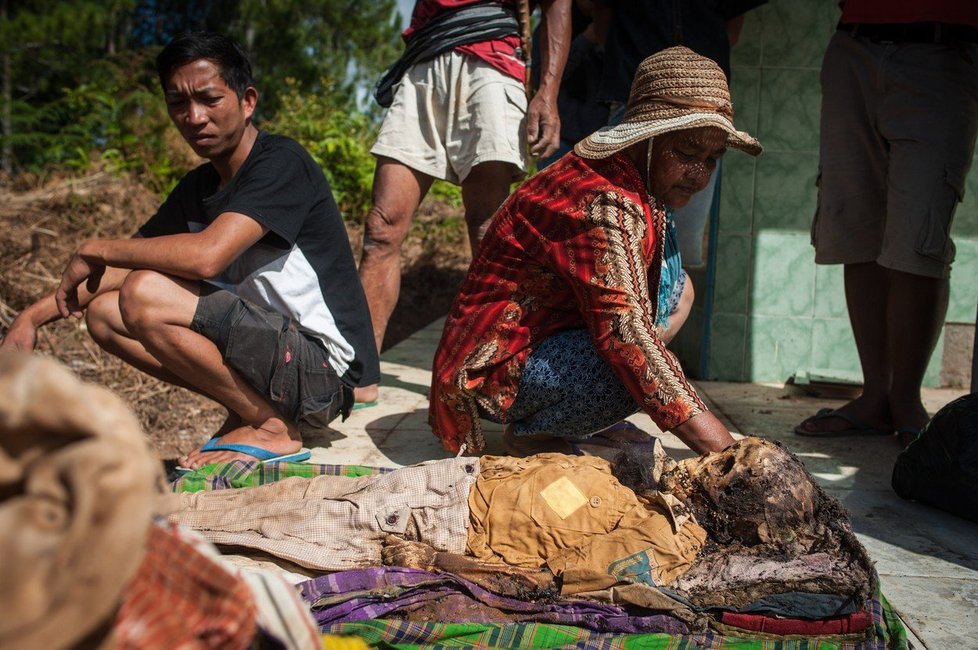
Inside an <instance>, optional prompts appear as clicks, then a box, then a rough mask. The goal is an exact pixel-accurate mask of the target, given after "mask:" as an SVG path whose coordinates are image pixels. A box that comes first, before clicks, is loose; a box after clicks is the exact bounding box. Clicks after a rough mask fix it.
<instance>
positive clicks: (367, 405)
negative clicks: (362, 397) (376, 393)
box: [353, 400, 380, 411]
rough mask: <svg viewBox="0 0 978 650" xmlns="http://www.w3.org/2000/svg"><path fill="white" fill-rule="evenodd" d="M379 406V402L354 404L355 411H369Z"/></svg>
mask: <svg viewBox="0 0 978 650" xmlns="http://www.w3.org/2000/svg"><path fill="white" fill-rule="evenodd" d="M378 404H380V401H378V400H373V401H372V402H354V403H353V410H354V411H359V410H360V409H368V408H371V407H373V406H377V405H378Z"/></svg>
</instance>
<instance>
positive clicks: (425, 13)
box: [360, 0, 570, 350]
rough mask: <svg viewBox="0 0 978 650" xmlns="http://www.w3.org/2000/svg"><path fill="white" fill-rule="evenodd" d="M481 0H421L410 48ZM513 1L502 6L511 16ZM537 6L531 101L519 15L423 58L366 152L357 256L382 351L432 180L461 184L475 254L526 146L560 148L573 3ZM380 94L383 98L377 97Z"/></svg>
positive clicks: (547, 0) (545, 150)
mask: <svg viewBox="0 0 978 650" xmlns="http://www.w3.org/2000/svg"><path fill="white" fill-rule="evenodd" d="M481 4H486V3H484V2H481V0H418V1H417V2H416V4H415V8H414V11H413V14H412V19H411V25H410V27H409V28H408V30H406V31H405V33H404V37H405V40H406V41H407V42H408V51H410V49H411V44H412V39H416V38H419V37H421V36H423V35H425V34H426V32H425V31H424V30H426V29H430V25H431V24H432V23H433V22H435V21H437V20H440V19H444V18H446V17H450V14H451V13H452V12H458V11H461V10H465V11H468V10H471V9H472V8H473V7H476V6H478V5H481ZM518 4H519V3H517V2H516V1H515V0H507V1H506V2H504V3H502V5H504V6H505V7H507V10H509V11H510V12H511V13H512V14H513V16H514V17H515V12H516V9H517V5H518ZM539 4H540V5H541V7H542V20H541V24H542V33H543V34H544V41H543V44H544V46H543V47H542V48H541V70H542V74H541V83H540V87H539V89H538V90H537V92H536V94H535V95H534V96H533V98H532V99H530V100H529V102H527V98H526V92H525V90H524V80H525V62H524V60H523V58H522V48H523V46H522V45H521V42H520V36H519V31H518V30H519V27H518V25H517V24H516V21H515V18H514V19H513V25H514V29H513V30H512V33H509V34H506V35H503V36H500V37H498V38H491V39H487V40H482V41H478V42H474V43H465V44H462V45H459V46H457V47H454V48H453V49H450V50H448V51H444V52H441V53H439V54H437V55H436V56H434V57H433V58H428V59H425V60H420V61H419V62H417V63H415V64H414V65H411V66H410V67H408V68H407V70H406V71H405V72H404V74H403V77H401V78H400V81H399V83H398V84H397V85H395V86H394V88H393V97H392V103H391V105H390V108H389V110H388V112H387V115H386V116H385V118H384V123H383V126H382V127H381V131H380V134H379V136H378V138H377V142H376V144H375V146H374V147H373V148H372V149H371V153H373V154H374V155H375V156H376V157H377V167H376V171H375V173H374V185H373V205H372V207H371V208H370V211H369V212H368V213H367V216H366V219H365V231H364V240H363V254H362V257H361V260H360V279H361V282H362V283H363V285H364V287H365V291H366V294H367V302H368V303H369V306H370V313H371V319H372V321H373V330H374V337H375V339H376V342H377V349H378V350H380V349H381V347H382V345H383V342H384V333H385V332H386V330H387V322H388V320H389V319H390V315H391V312H393V310H394V306H395V304H396V303H397V297H398V294H399V292H400V281H401V272H400V264H401V259H400V250H401V244H402V242H403V241H404V238H405V236H406V235H407V232H408V229H409V228H410V226H411V220H412V218H413V216H414V213H415V211H416V210H417V208H418V205H419V204H420V203H421V200H422V199H423V198H424V196H425V194H426V193H427V192H428V189H429V188H430V187H431V184H432V182H434V180H435V179H442V180H446V181H448V182H450V183H453V184H456V185H459V186H461V188H462V202H463V204H464V209H465V221H466V225H467V228H468V234H469V243H470V246H471V248H472V251H473V253H474V252H475V251H476V250H477V248H478V245H479V240H480V238H481V236H482V232H483V229H484V227H485V225H486V223H487V222H488V221H489V218H490V217H491V216H492V215H493V213H494V212H495V211H496V208H498V207H499V205H500V204H501V203H502V202H503V200H504V199H505V198H506V197H507V196H508V195H509V187H510V184H511V183H512V182H513V181H514V180H517V179H518V178H520V177H521V176H522V175H523V174H524V173H525V172H526V169H527V159H526V149H527V145H529V149H530V153H531V154H533V155H534V156H539V157H543V156H547V155H549V154H550V153H552V152H553V151H554V150H556V148H557V145H558V143H559V138H560V118H559V117H558V115H557V91H558V87H559V85H560V78H561V74H562V71H563V68H564V63H565V61H566V58H567V50H568V47H569V43H570V2H569V0H543V1H542V2H540V3H539ZM473 29H475V27H473ZM432 40H434V41H437V40H438V39H437V38H435V39H432ZM422 58H423V57H422ZM378 101H383V100H381V99H380V97H379V95H378Z"/></svg>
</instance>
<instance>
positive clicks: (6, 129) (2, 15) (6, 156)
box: [0, 0, 14, 174]
mask: <svg viewBox="0 0 978 650" xmlns="http://www.w3.org/2000/svg"><path fill="white" fill-rule="evenodd" d="M5 22H7V0H0V23H5ZM12 68H13V66H11V64H10V50H9V49H7V50H4V52H3V88H2V90H0V93H2V94H3V97H2V99H0V102H2V103H3V106H2V108H0V110H2V111H3V116H2V117H0V122H2V124H0V127H2V129H3V133H2V134H0V135H2V136H3V146H2V148H0V168H2V169H3V171H4V172H6V173H8V174H10V173H12V172H13V170H14V160H13V158H14V148H13V146H12V145H11V143H10V139H11V136H13V133H12V128H13V125H12V123H11V119H10V116H11V112H12V108H11V105H12V103H13V98H12V96H11V86H12V84H11V81H10V75H11V73H12Z"/></svg>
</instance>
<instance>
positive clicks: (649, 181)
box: [429, 47, 761, 455]
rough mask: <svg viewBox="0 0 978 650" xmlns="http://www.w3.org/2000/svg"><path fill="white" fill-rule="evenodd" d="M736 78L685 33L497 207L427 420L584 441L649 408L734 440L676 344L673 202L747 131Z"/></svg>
mask: <svg viewBox="0 0 978 650" xmlns="http://www.w3.org/2000/svg"><path fill="white" fill-rule="evenodd" d="M732 116H733V110H732V107H731V104H730V93H729V90H728V88H727V81H726V77H725V75H724V74H723V71H722V70H721V69H720V67H719V66H718V65H717V64H716V63H714V62H713V61H711V60H709V59H707V58H704V57H702V56H699V55H697V54H694V53H693V52H692V51H691V50H689V49H687V48H684V47H674V48H669V49H667V50H663V51H661V52H658V53H656V54H654V55H652V56H650V57H649V58H647V59H645V61H643V62H642V64H641V65H640V66H639V69H638V71H637V72H636V75H635V80H634V82H633V84H632V90H631V93H630V96H629V99H628V104H627V109H626V112H625V117H624V119H623V120H622V122H621V123H620V124H618V125H617V126H614V127H605V128H603V129H601V130H599V131H597V132H595V133H593V134H592V135H590V136H588V137H587V138H585V139H584V140H582V141H581V142H579V143H578V144H577V146H576V147H575V148H574V151H573V152H572V153H569V154H567V155H566V156H564V157H563V158H562V159H561V160H559V161H558V162H557V163H555V164H553V165H551V166H549V167H547V168H546V169H545V170H544V171H542V172H540V173H539V174H537V175H536V176H534V177H533V178H532V179H530V180H529V181H527V182H526V183H524V184H523V185H522V186H521V187H520V188H519V189H518V190H517V191H516V192H515V193H513V195H512V196H510V197H509V199H507V201H506V202H505V203H504V204H503V205H502V207H500V209H499V210H498V211H497V213H496V215H495V217H494V218H493V220H492V222H491V224H490V226H489V230H488V232H487V233H486V235H485V238H484V239H483V241H482V245H481V248H480V249H479V253H478V256H477V257H476V259H475V260H473V262H472V265H471V267H470V268H469V272H468V275H467V276H466V279H465V282H464V283H463V285H462V289H461V291H460V292H459V295H458V297H457V298H456V299H455V303H454V305H453V306H452V310H451V313H450V314H449V316H448V319H447V321H446V323H445V330H444V333H443V335H442V339H441V342H440V344H439V346H438V350H437V352H436V354H435V361H434V371H433V377H432V387H431V405H430V411H429V422H430V423H431V426H432V429H433V430H434V432H435V435H437V436H438V437H439V438H440V439H441V440H442V443H443V444H444V445H445V447H446V448H447V449H450V450H452V451H455V450H458V449H459V448H460V447H461V446H462V445H463V444H464V445H466V448H467V453H476V452H478V451H481V450H482V449H483V448H484V446H485V440H484V438H483V435H482V430H481V427H480V422H479V420H480V418H483V417H484V418H486V419H489V420H492V421H495V422H502V423H505V424H507V425H508V426H507V428H506V435H505V442H506V447H507V451H509V452H510V453H512V454H514V455H526V454H529V453H538V452H543V451H562V452H565V453H574V452H575V451H576V448H575V447H574V445H573V441H574V440H581V439H583V438H588V437H590V436H591V435H593V434H595V433H597V432H600V431H602V430H604V429H606V428H607V427H609V426H610V425H613V424H614V423H616V422H618V421H619V420H621V419H622V418H624V417H626V416H628V415H630V414H632V413H634V412H636V411H637V410H639V409H642V410H644V411H645V412H646V413H648V414H649V415H650V416H651V418H652V420H653V421H654V422H655V423H656V424H657V425H658V426H659V427H660V428H661V429H662V430H663V431H673V432H674V433H675V434H676V435H677V436H678V437H679V438H680V439H681V440H682V441H683V442H684V443H686V445H688V446H689V447H690V448H691V449H693V450H694V451H696V452H698V453H706V452H709V451H717V450H720V449H723V448H725V447H727V446H728V445H730V444H732V443H733V438H732V437H731V435H730V432H729V431H727V429H726V428H725V427H724V426H723V425H722V424H721V423H720V421H719V420H717V419H716V417H714V416H713V415H712V414H711V413H709V412H708V411H707V410H706V407H705V406H704V404H703V402H702V401H701V400H700V398H699V397H698V396H697V395H696V392H695V390H694V389H693V387H692V386H691V385H690V384H689V382H688V381H687V380H686V377H685V375H684V374H683V371H682V368H681V367H680V366H679V363H678V361H676V359H675V357H674V356H673V355H672V353H671V352H669V351H668V350H667V349H666V342H667V340H668V338H669V336H670V333H669V328H670V327H672V328H673V329H674V328H675V327H676V326H677V325H678V323H676V322H674V323H672V324H670V322H669V314H670V312H671V311H672V310H673V308H674V307H675V303H676V297H677V294H679V293H681V292H682V285H683V283H684V281H685V279H684V278H683V276H682V273H681V269H679V268H678V263H677V262H678V260H675V259H672V256H671V255H670V254H669V253H670V252H671V251H670V250H669V249H670V248H673V247H674V245H673V246H670V245H669V243H668V242H667V240H668V239H669V236H668V233H669V226H668V221H669V211H670V210H672V209H674V208H678V207H681V206H683V205H685V204H686V202H688V201H689V199H690V197H691V196H692V195H693V194H695V193H696V192H697V191H699V190H700V189H702V187H703V186H704V185H705V184H706V182H707V181H708V179H709V177H710V173H711V172H712V170H713V168H714V167H715V165H716V162H717V160H718V159H719V157H720V156H721V155H722V154H723V153H724V152H725V151H726V149H727V148H728V147H733V148H735V149H740V150H742V151H745V152H747V153H749V154H751V155H757V154H758V153H760V151H761V146H760V144H759V143H758V142H757V140H755V139H754V138H752V137H751V136H750V135H748V134H746V133H743V132H740V131H737V130H736V129H735V128H734V126H733V123H732Z"/></svg>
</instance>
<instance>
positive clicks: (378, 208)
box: [363, 204, 412, 254]
mask: <svg viewBox="0 0 978 650" xmlns="http://www.w3.org/2000/svg"><path fill="white" fill-rule="evenodd" d="M411 216H412V215H411V214H405V213H404V211H403V210H398V209H391V208H388V207H385V206H383V205H378V204H374V205H373V206H371V208H370V211H369V212H367V216H366V219H365V220H364V232H363V248H364V251H365V252H367V251H370V252H385V253H391V254H393V253H399V251H400V247H401V243H402V242H403V241H404V238H405V237H406V236H407V232H408V229H409V228H410V226H411Z"/></svg>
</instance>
